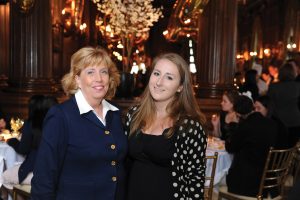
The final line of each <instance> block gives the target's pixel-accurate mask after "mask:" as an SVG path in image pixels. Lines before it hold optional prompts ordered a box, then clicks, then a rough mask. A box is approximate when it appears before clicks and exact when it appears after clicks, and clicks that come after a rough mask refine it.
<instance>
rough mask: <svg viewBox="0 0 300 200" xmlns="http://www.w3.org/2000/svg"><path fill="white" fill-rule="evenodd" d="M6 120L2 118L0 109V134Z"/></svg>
mask: <svg viewBox="0 0 300 200" xmlns="http://www.w3.org/2000/svg"><path fill="white" fill-rule="evenodd" d="M6 121H7V120H6V119H5V116H4V113H3V111H2V109H1V107H0V133H1V132H2V130H4V129H6Z"/></svg>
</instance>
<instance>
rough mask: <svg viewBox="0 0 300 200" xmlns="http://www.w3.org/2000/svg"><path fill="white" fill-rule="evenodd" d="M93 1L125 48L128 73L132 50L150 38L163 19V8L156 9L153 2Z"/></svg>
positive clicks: (124, 54)
mask: <svg viewBox="0 0 300 200" xmlns="http://www.w3.org/2000/svg"><path fill="white" fill-rule="evenodd" d="M92 1H93V2H94V3H95V4H96V5H97V10H99V11H100V12H101V13H103V15H104V16H106V17H108V22H107V24H109V26H110V29H111V33H112V34H114V35H117V36H118V37H119V38H120V40H121V42H122V44H123V47H124V48H123V61H125V64H123V68H124V69H123V71H128V70H129V66H128V65H129V59H130V57H131V54H132V48H133V47H134V45H136V44H137V43H139V42H140V41H145V40H146V39H147V38H148V35H149V30H150V27H151V26H153V23H154V22H157V21H158V19H159V18H160V17H163V14H162V8H154V7H153V6H152V1H153V0H92ZM125 57H126V58H125ZM123 63H124V62H123Z"/></svg>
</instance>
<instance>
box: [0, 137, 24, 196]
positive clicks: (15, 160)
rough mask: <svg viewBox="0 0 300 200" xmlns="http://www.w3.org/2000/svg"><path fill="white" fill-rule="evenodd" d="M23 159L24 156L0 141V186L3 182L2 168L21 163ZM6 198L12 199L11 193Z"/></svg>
mask: <svg viewBox="0 0 300 200" xmlns="http://www.w3.org/2000/svg"><path fill="white" fill-rule="evenodd" d="M23 160H24V157H23V156H22V155H20V154H18V153H17V152H16V151H15V150H14V149H13V148H12V147H10V146H9V145H8V144H7V143H6V142H0V187H1V186H2V184H3V180H2V173H3V172H4V170H5V169H9V168H11V167H13V166H15V165H16V164H20V163H22V162H23ZM8 200H12V197H11V195H9V196H8Z"/></svg>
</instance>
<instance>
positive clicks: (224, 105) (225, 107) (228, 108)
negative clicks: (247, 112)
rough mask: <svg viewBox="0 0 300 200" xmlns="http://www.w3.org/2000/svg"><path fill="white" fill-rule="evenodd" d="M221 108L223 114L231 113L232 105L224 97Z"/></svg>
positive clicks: (224, 96)
mask: <svg viewBox="0 0 300 200" xmlns="http://www.w3.org/2000/svg"><path fill="white" fill-rule="evenodd" d="M221 106H222V110H223V111H225V112H229V111H233V104H232V102H231V101H230V100H229V99H228V97H227V96H226V95H223V96H222V101H221Z"/></svg>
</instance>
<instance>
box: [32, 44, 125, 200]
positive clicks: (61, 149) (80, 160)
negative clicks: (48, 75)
mask: <svg viewBox="0 0 300 200" xmlns="http://www.w3.org/2000/svg"><path fill="white" fill-rule="evenodd" d="M119 77H120V75H119V73H118V70H117V68H116V66H115V64H114V63H113V62H112V60H111V58H110V57H109V55H108V53H107V52H106V51H105V50H104V49H103V48H100V47H96V48H93V47H84V48H81V49H79V50H78V51H77V52H76V53H74V54H73V55H72V57H71V68H70V72H69V73H68V74H66V75H65V76H64V77H63V79H62V86H63V89H64V91H65V93H66V94H68V95H71V97H70V99H69V100H67V101H65V102H64V103H62V104H58V105H56V106H54V107H52V108H51V109H50V110H49V112H48V114H47V116H46V118H45V122H44V127H43V137H42V140H41V144H40V148H39V151H38V155H37V162H36V165H35V167H34V170H33V178H32V182H31V185H32V188H31V198H32V199H33V200H47V199H70V200H71V199H72V200H82V199H89V200H96V199H105V200H123V199H125V182H126V179H125V178H126V177H125V175H126V173H125V168H124V160H125V156H126V154H127V137H126V135H125V134H124V129H123V125H122V121H121V112H120V110H119V109H118V108H117V107H115V106H114V105H112V104H111V103H109V102H108V101H107V100H106V99H110V98H112V97H113V96H114V94H115V91H116V88H117V86H118V84H119V82H120V80H119Z"/></svg>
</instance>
